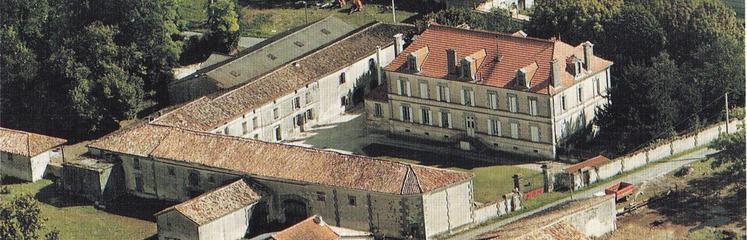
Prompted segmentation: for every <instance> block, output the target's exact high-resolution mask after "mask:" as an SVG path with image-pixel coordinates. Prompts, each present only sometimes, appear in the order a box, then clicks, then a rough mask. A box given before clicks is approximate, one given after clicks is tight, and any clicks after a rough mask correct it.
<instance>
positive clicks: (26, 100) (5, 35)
mask: <svg viewBox="0 0 747 240" xmlns="http://www.w3.org/2000/svg"><path fill="white" fill-rule="evenodd" d="M0 43H2V44H0V53H2V54H1V55H0V124H2V125H3V126H11V127H16V128H22V129H29V130H35V128H36V127H38V126H34V125H32V124H34V123H37V122H38V121H36V120H39V119H37V118H38V116H37V115H36V114H35V113H37V111H38V108H37V107H38V106H39V105H40V104H39V103H40V102H41V101H42V100H41V98H43V97H44V94H43V92H44V88H43V87H42V86H40V83H39V81H38V79H37V71H38V70H39V63H38V62H37V61H36V54H34V52H33V50H32V49H30V48H28V47H27V45H26V43H25V42H24V41H23V40H21V39H20V37H19V36H18V33H17V32H16V30H15V28H14V27H13V26H3V27H0Z"/></svg>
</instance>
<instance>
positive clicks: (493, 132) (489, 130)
mask: <svg viewBox="0 0 747 240" xmlns="http://www.w3.org/2000/svg"><path fill="white" fill-rule="evenodd" d="M493 121H494V120H493V119H488V133H490V135H493V134H495V131H493V129H495V126H493Z"/></svg>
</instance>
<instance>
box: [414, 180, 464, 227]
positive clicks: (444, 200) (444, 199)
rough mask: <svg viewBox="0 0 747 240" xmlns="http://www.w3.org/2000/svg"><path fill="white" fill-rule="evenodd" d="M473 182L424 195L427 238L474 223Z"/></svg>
mask: <svg viewBox="0 0 747 240" xmlns="http://www.w3.org/2000/svg"><path fill="white" fill-rule="evenodd" d="M473 202H474V201H473V200H472V182H471V181H469V182H464V183H461V184H457V185H454V186H451V187H448V188H445V189H443V190H439V191H434V192H430V193H427V194H424V195H423V215H424V220H425V221H424V223H425V231H426V233H427V236H426V237H427V238H432V237H433V236H435V235H438V234H441V233H444V232H449V231H451V230H454V229H457V228H459V227H462V226H465V225H467V224H471V223H473V221H474V219H473V215H472V204H473Z"/></svg>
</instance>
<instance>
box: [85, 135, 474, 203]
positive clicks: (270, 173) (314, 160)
mask: <svg viewBox="0 0 747 240" xmlns="http://www.w3.org/2000/svg"><path fill="white" fill-rule="evenodd" d="M136 125H137V126H135V127H131V128H128V129H124V130H121V131H117V132H115V133H113V134H111V135H110V136H106V137H104V138H101V139H99V140H97V141H94V142H93V143H91V144H90V145H89V147H92V148H97V149H102V150H107V151H113V152H122V153H127V154H132V155H138V156H151V157H156V158H162V159H170V160H174V161H181V162H186V163H190V164H198V165H202V166H207V167H212V168H220V169H226V170H231V171H238V172H243V173H246V174H249V175H252V176H259V177H268V178H275V179H283V180H292V181H299V182H305V183H312V184H320V185H326V186H333V187H345V188H353V189H361V190H366V191H373V192H382V193H391V194H403V195H406V194H417V193H425V192H430V191H433V190H435V189H438V188H442V187H447V186H450V185H452V184H455V183H459V182H463V181H466V180H468V179H470V178H471V177H472V174H471V173H466V172H458V171H452V170H446V169H439V168H433V167H426V166H420V165H414V164H405V163H399V162H391V161H384V160H377V159H373V158H370V157H365V156H359V155H350V154H342V153H338V152H333V151H325V150H318V149H312V148H306V147H300V146H294V145H286V144H279V143H268V142H262V141H257V140H252V139H245V138H239V137H231V136H225V135H218V134H212V133H205V132H197V131H191V130H186V129H181V128H175V127H168V126H159V125H152V124H136ZM123 143H126V144H127V146H121V144H123Z"/></svg>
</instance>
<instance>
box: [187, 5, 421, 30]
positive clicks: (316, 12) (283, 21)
mask: <svg viewBox="0 0 747 240" xmlns="http://www.w3.org/2000/svg"><path fill="white" fill-rule="evenodd" d="M351 5H352V4H348V5H347V6H346V7H345V8H343V9H339V8H325V9H320V8H317V7H315V6H309V7H308V8H307V9H304V8H302V7H301V8H293V7H290V6H271V5H269V4H268V3H267V2H266V1H256V0H254V1H252V0H245V1H239V7H240V15H241V19H240V20H239V24H240V26H241V33H242V34H241V35H242V36H246V37H262V38H266V37H270V36H272V35H275V34H277V33H280V32H283V31H286V30H289V29H291V28H294V27H297V26H301V25H303V24H305V23H306V21H307V16H308V22H312V21H316V20H319V19H322V18H325V17H327V16H330V15H333V16H336V17H338V18H340V19H342V20H343V21H345V22H347V23H349V24H352V25H354V26H363V25H365V24H367V23H370V22H372V21H381V22H392V12H391V10H389V11H385V10H384V9H383V7H382V5H379V4H374V3H366V4H365V5H364V7H363V10H362V11H360V12H356V13H353V14H350V15H348V12H349V10H350V6H351ZM206 6H207V0H187V1H184V4H183V5H182V6H181V7H180V12H181V13H182V14H183V15H184V16H185V20H186V22H187V27H188V28H189V29H190V30H192V31H204V26H203V25H204V23H205V22H206V21H207V12H206V11H205V7H206ZM416 14H417V13H415V12H408V11H401V10H397V21H398V22H402V21H404V20H405V19H408V18H410V17H412V16H414V15H416Z"/></svg>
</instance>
